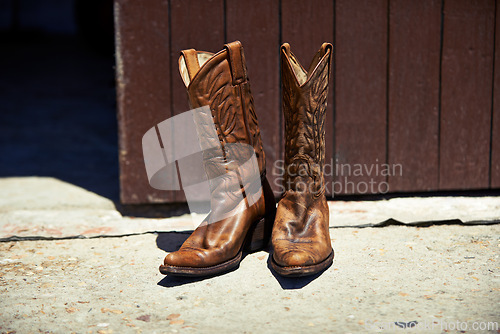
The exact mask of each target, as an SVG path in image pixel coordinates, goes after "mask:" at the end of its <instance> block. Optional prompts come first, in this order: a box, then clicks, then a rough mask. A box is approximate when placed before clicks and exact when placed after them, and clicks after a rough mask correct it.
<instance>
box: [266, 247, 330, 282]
mask: <svg viewBox="0 0 500 334" xmlns="http://www.w3.org/2000/svg"><path fill="white" fill-rule="evenodd" d="M333 257H334V251H333V249H332V252H331V253H330V255H328V256H327V258H326V259H324V260H323V261H321V262H320V263H317V264H313V265H310V266H289V267H285V266H280V265H279V264H277V263H276V262H275V261H274V257H273V256H271V266H272V267H273V269H274V271H276V272H277V273H278V274H280V275H281V276H285V277H302V276H310V275H314V274H317V273H319V272H321V271H323V270H326V269H327V268H329V267H330V266H331V265H332V263H333Z"/></svg>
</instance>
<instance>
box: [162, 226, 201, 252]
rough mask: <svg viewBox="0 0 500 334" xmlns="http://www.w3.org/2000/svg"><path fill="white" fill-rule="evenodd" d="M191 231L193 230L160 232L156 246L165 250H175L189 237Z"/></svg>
mask: <svg viewBox="0 0 500 334" xmlns="http://www.w3.org/2000/svg"><path fill="white" fill-rule="evenodd" d="M191 233H193V231H186V232H166V233H158V236H157V237H156V246H157V247H158V248H159V249H161V250H164V251H165V252H169V253H170V252H175V251H176V250H178V249H179V248H180V247H181V246H182V244H183V243H184V241H186V239H187V238H189V236H190V235H191Z"/></svg>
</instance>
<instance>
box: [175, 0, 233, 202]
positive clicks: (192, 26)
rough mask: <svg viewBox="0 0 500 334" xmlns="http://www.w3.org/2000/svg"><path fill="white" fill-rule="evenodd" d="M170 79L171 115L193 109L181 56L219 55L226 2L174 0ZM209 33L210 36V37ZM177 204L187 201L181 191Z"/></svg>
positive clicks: (223, 41) (176, 194) (177, 196)
mask: <svg viewBox="0 0 500 334" xmlns="http://www.w3.org/2000/svg"><path fill="white" fill-rule="evenodd" d="M170 10H171V12H170V15H171V20H172V22H171V27H172V28H171V29H172V34H171V43H172V45H171V60H170V66H171V76H172V107H171V110H172V114H171V116H175V115H178V114H181V113H183V112H185V111H188V110H189V109H190V107H189V103H188V95H187V91H186V86H185V85H184V83H183V81H182V79H181V76H180V74H179V64H178V60H179V55H180V52H181V51H182V50H185V49H196V50H199V51H209V52H214V53H216V52H219V51H220V50H222V48H223V47H224V43H225V40H224V34H225V32H224V1H223V0H171V4H170ZM207 32H210V33H207ZM173 195H174V198H175V201H176V202H183V201H185V200H186V198H185V196H184V193H183V192H182V191H176V192H174V194H173Z"/></svg>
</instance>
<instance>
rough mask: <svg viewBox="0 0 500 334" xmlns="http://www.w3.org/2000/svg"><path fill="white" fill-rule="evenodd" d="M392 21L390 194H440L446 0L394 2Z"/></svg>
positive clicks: (390, 49) (390, 61) (390, 41)
mask: <svg viewBox="0 0 500 334" xmlns="http://www.w3.org/2000/svg"><path fill="white" fill-rule="evenodd" d="M389 17H390V23H389V26H390V32H389V36H390V40H389V118H388V119H389V124H388V127H389V129H388V130H389V138H388V140H389V143H388V144H389V152H388V163H389V166H394V167H399V166H401V168H400V169H399V168H398V169H397V170H396V173H392V172H391V173H390V174H391V175H390V176H389V187H390V191H391V192H394V191H414V190H419V191H421V190H437V189H438V176H439V166H438V160H439V142H438V136H439V70H440V45H441V0H421V1H412V0H392V1H391V2H390V16H389ZM423 45H425V47H422V46H423ZM399 170H401V173H398V171H399ZM393 172H394V171H393ZM392 174H395V175H392Z"/></svg>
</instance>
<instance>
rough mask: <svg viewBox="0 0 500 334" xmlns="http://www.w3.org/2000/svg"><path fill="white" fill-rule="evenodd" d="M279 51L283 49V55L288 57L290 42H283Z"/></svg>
mask: <svg viewBox="0 0 500 334" xmlns="http://www.w3.org/2000/svg"><path fill="white" fill-rule="evenodd" d="M281 51H283V52H284V53H285V55H287V56H288V57H290V44H288V43H283V45H282V46H281Z"/></svg>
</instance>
